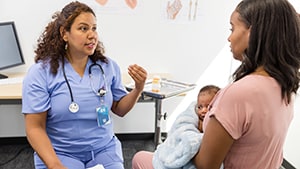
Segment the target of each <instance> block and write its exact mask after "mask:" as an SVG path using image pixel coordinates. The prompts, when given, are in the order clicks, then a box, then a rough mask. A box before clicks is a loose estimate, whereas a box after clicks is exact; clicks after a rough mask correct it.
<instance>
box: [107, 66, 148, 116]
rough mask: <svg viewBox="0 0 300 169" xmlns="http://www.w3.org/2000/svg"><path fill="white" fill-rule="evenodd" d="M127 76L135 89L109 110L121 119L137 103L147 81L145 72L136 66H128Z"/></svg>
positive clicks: (114, 103)
mask: <svg viewBox="0 0 300 169" xmlns="http://www.w3.org/2000/svg"><path fill="white" fill-rule="evenodd" d="M128 74H129V75H130V76H131V78H132V79H133V80H134V82H135V88H134V89H133V90H131V91H130V92H129V93H128V94H127V95H126V96H124V97H123V98H122V99H121V100H119V101H118V102H113V105H112V108H111V109H112V111H113V112H114V113H115V114H117V115H118V116H121V117H123V116H125V115H126V114H127V113H128V112H129V111H130V110H131V109H132V107H133V106H134V104H135V103H136V102H137V100H138V98H139V97H140V95H141V93H142V91H143V89H144V86H145V82H146V79H147V71H146V70H145V69H143V68H142V67H140V66H138V65H136V64H134V65H131V66H129V68H128Z"/></svg>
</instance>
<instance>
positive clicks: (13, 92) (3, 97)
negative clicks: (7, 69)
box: [0, 73, 24, 104]
mask: <svg viewBox="0 0 300 169" xmlns="http://www.w3.org/2000/svg"><path fill="white" fill-rule="evenodd" d="M19 76H24V73H18V74H13V75H9V77H19ZM21 103H22V84H21V83H15V84H1V85H0V104H21Z"/></svg>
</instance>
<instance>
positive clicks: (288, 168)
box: [281, 159, 296, 169]
mask: <svg viewBox="0 0 300 169" xmlns="http://www.w3.org/2000/svg"><path fill="white" fill-rule="evenodd" d="M281 165H282V166H283V167H284V168H285V169H296V167H294V166H293V165H292V164H291V163H289V162H288V161H287V160H286V159H283V162H282V164H281Z"/></svg>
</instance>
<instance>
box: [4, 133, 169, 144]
mask: <svg viewBox="0 0 300 169" xmlns="http://www.w3.org/2000/svg"><path fill="white" fill-rule="evenodd" d="M116 136H117V137H118V138H119V140H120V141H125V140H151V139H153V140H154V133H116ZM163 136H164V133H162V138H163ZM11 144H29V143H28V140H27V138H26V137H25V136H22V137H1V138H0V145H11Z"/></svg>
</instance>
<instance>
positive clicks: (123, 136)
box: [116, 133, 154, 141]
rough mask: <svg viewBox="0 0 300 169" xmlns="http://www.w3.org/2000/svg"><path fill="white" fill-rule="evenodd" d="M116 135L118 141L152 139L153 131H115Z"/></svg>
mask: <svg viewBox="0 0 300 169" xmlns="http://www.w3.org/2000/svg"><path fill="white" fill-rule="evenodd" d="M116 136H117V137H118V138H119V140H120V141H127V140H150V139H154V133H116Z"/></svg>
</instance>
